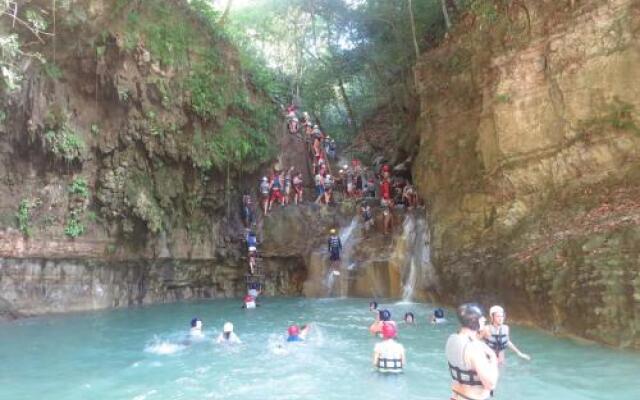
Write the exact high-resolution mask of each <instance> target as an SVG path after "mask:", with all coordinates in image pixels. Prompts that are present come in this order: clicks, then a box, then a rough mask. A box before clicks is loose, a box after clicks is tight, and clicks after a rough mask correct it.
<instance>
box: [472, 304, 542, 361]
mask: <svg viewBox="0 0 640 400" xmlns="http://www.w3.org/2000/svg"><path fill="white" fill-rule="evenodd" d="M489 317H490V318H491V323H490V324H488V325H487V326H485V327H484V329H483V330H481V331H480V337H481V338H482V339H484V341H485V342H486V343H487V345H488V346H489V347H491V349H492V350H493V351H495V352H496V356H498V362H499V363H500V364H503V363H504V360H505V357H504V350H505V349H506V348H507V347H508V348H510V349H511V350H513V351H515V352H516V354H517V355H518V356H519V357H520V358H523V359H525V360H527V361H528V360H531V357H529V355H527V354H524V353H523V352H521V351H520V350H519V349H518V348H517V347H516V345H515V344H513V343H512V342H511V340H510V339H509V325H505V323H504V318H505V313H504V309H503V308H502V307H500V306H493V307H491V308H490V309H489Z"/></svg>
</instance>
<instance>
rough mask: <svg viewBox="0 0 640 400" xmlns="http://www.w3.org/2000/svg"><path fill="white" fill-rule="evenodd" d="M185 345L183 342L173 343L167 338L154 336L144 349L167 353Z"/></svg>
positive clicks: (179, 349) (161, 353) (178, 349)
mask: <svg viewBox="0 0 640 400" xmlns="http://www.w3.org/2000/svg"><path fill="white" fill-rule="evenodd" d="M185 347H186V346H185V345H184V344H179V343H174V342H171V341H168V340H161V339H160V338H158V337H156V338H154V339H153V342H151V343H149V344H148V345H147V346H145V348H144V351H145V352H147V353H152V354H157V355H169V354H175V353H177V352H179V351H181V350H184V348H185Z"/></svg>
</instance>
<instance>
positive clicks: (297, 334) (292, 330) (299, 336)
mask: <svg viewBox="0 0 640 400" xmlns="http://www.w3.org/2000/svg"><path fill="white" fill-rule="evenodd" d="M310 330H311V326H310V325H302V328H299V327H298V325H291V326H289V329H287V333H288V337H287V342H303V341H304V340H305V339H306V338H307V335H308V334H309V331H310Z"/></svg>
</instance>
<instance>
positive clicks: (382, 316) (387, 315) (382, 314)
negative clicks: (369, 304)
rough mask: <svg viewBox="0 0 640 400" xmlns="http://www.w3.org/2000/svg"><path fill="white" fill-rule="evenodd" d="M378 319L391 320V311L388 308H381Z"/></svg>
mask: <svg viewBox="0 0 640 400" xmlns="http://www.w3.org/2000/svg"><path fill="white" fill-rule="evenodd" d="M380 320H381V321H390V320H391V311H389V310H381V311H380Z"/></svg>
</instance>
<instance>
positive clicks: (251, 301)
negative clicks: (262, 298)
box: [242, 294, 258, 310]
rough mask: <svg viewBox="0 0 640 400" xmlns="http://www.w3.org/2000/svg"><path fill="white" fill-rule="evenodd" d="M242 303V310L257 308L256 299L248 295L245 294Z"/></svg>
mask: <svg viewBox="0 0 640 400" xmlns="http://www.w3.org/2000/svg"><path fill="white" fill-rule="evenodd" d="M242 301H243V304H242V308H245V309H247V310H249V309H252V308H256V307H257V306H258V303H256V298H255V297H254V296H252V295H250V294H246V295H245V296H244V298H243V299H242Z"/></svg>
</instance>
